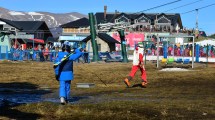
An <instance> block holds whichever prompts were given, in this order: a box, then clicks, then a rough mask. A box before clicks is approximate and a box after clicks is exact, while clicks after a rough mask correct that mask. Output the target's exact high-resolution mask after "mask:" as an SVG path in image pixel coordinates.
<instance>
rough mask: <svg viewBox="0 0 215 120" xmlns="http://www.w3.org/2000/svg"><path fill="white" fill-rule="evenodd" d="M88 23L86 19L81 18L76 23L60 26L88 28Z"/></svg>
mask: <svg viewBox="0 0 215 120" xmlns="http://www.w3.org/2000/svg"><path fill="white" fill-rule="evenodd" d="M88 26H90V22H89V20H88V19H87V18H85V17H84V18H81V19H78V20H76V21H72V22H69V23H66V24H63V25H61V27H62V28H79V27H88Z"/></svg>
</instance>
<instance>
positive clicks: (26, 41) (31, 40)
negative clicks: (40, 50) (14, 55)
mask: <svg viewBox="0 0 215 120" xmlns="http://www.w3.org/2000/svg"><path fill="white" fill-rule="evenodd" d="M17 41H18V42H19V43H20V44H27V43H38V44H44V40H38V39H17Z"/></svg>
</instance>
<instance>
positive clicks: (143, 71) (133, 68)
mask: <svg viewBox="0 0 215 120" xmlns="http://www.w3.org/2000/svg"><path fill="white" fill-rule="evenodd" d="M138 69H140V71H141V78H142V81H143V82H147V79H146V71H145V70H143V68H141V67H140V66H132V69H131V72H130V74H129V76H131V77H132V78H133V77H134V76H135V74H136V72H137V70H138Z"/></svg>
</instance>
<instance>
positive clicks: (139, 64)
mask: <svg viewBox="0 0 215 120" xmlns="http://www.w3.org/2000/svg"><path fill="white" fill-rule="evenodd" d="M143 55H144V49H143V46H142V45H137V47H136V48H135V50H134V53H133V65H132V69H131V72H130V74H129V76H128V77H127V78H125V80H124V83H125V84H126V85H127V87H130V85H131V84H130V81H131V80H132V78H133V77H134V76H135V74H136V72H137V70H138V69H140V71H141V79H142V83H141V85H142V87H146V85H147V79H146V69H145V66H144V62H143Z"/></svg>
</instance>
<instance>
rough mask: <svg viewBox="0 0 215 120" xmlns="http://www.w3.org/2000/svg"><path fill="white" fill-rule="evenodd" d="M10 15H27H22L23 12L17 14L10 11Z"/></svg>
mask: <svg viewBox="0 0 215 120" xmlns="http://www.w3.org/2000/svg"><path fill="white" fill-rule="evenodd" d="M9 14H10V15H25V14H24V13H22V12H16V11H10V12H9Z"/></svg>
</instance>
